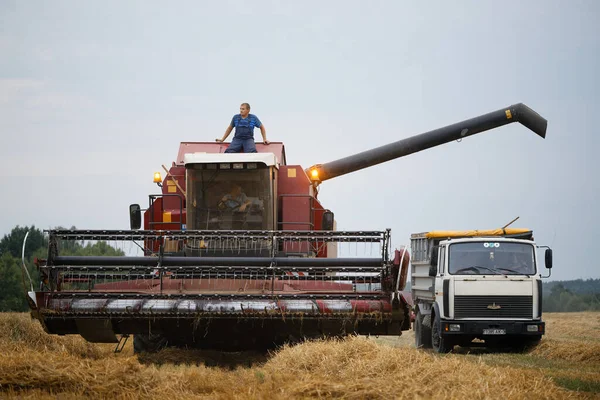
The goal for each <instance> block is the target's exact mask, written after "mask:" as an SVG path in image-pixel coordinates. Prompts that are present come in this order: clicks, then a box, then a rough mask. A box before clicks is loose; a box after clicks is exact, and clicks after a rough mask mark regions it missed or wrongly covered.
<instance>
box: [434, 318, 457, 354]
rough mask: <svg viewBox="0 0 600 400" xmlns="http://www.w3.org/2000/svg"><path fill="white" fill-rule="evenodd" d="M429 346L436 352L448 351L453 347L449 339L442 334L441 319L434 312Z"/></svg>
mask: <svg viewBox="0 0 600 400" xmlns="http://www.w3.org/2000/svg"><path fill="white" fill-rule="evenodd" d="M431 346H432V347H433V350H435V352H436V353H450V352H451V351H452V349H453V348H454V345H453V344H452V343H451V342H450V340H449V339H448V338H446V337H444V336H442V321H441V320H440V316H439V315H438V314H435V316H434V318H433V324H432V325H431Z"/></svg>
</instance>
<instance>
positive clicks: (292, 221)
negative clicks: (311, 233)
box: [277, 165, 314, 253]
mask: <svg viewBox="0 0 600 400" xmlns="http://www.w3.org/2000/svg"><path fill="white" fill-rule="evenodd" d="M277 184H278V198H279V221H278V229H281V230H285V231H296V230H301V231H306V230H313V229H314V226H313V222H312V210H311V208H312V203H313V200H314V198H313V197H312V196H311V186H310V181H309V179H308V177H307V176H306V173H305V172H304V169H303V168H302V167H301V166H299V165H287V166H282V167H280V168H279V180H278V183H277ZM308 250H309V248H308V243H305V242H302V243H295V244H291V243H289V244H288V243H286V245H285V248H284V251H286V252H293V253H296V252H297V253H306V252H308Z"/></svg>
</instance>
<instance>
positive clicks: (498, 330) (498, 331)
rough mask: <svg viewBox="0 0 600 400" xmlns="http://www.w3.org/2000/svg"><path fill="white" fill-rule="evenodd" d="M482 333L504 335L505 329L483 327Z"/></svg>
mask: <svg viewBox="0 0 600 400" xmlns="http://www.w3.org/2000/svg"><path fill="white" fill-rule="evenodd" d="M483 334H484V335H506V329H484V330H483Z"/></svg>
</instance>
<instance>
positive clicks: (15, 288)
mask: <svg viewBox="0 0 600 400" xmlns="http://www.w3.org/2000/svg"><path fill="white" fill-rule="evenodd" d="M57 229H64V228H61V227H58V228H57ZM71 229H76V228H75V227H71ZM27 232H29V236H28V237H27V244H26V246H25V253H24V254H25V265H26V267H27V271H28V272H29V275H30V276H31V279H32V281H33V284H34V287H35V288H36V289H37V287H36V286H35V285H37V284H39V272H38V270H37V268H36V267H35V265H34V259H35V258H39V259H45V258H47V255H48V235H46V234H45V233H44V232H43V231H42V230H40V229H38V228H36V227H35V226H33V225H32V226H30V227H28V226H23V227H21V226H18V225H17V226H16V227H15V228H13V229H12V230H11V232H10V233H8V234H6V235H4V236H3V237H2V239H1V240H0V312H1V311H27V310H28V309H29V307H28V305H27V300H26V297H25V292H26V291H27V290H28V289H27V288H28V287H29V279H28V278H27V276H26V275H25V272H24V271H23V267H22V257H21V256H22V251H23V240H24V239H25V235H26V234H27ZM60 254H61V255H69V256H122V255H125V253H124V252H123V251H122V250H119V249H115V248H114V247H112V246H110V245H109V244H108V243H106V242H104V241H98V242H95V243H85V242H84V241H65V242H63V243H61V247H60Z"/></svg>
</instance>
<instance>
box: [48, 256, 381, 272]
mask: <svg viewBox="0 0 600 400" xmlns="http://www.w3.org/2000/svg"><path fill="white" fill-rule="evenodd" d="M49 261H50V260H49ZM51 261H52V262H51V263H49V264H50V265H49V266H71V267H74V266H81V267H85V268H86V269H90V268H91V267H92V266H96V267H111V268H116V267H119V268H126V267H132V268H135V267H139V266H142V267H144V266H145V267H153V268H155V267H157V265H158V264H159V263H160V265H161V266H162V268H165V267H186V266H187V267H195V266H222V267H232V266H237V267H252V266H254V267H270V268H277V267H306V268H310V267H315V268H319V269H322V268H323V267H381V266H382V264H383V260H382V259H381V258H375V257H374V258H309V257H306V258H300V257H177V256H163V257H128V256H56V257H54V258H52V260H51ZM104 269H105V270H106V268H104Z"/></svg>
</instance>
